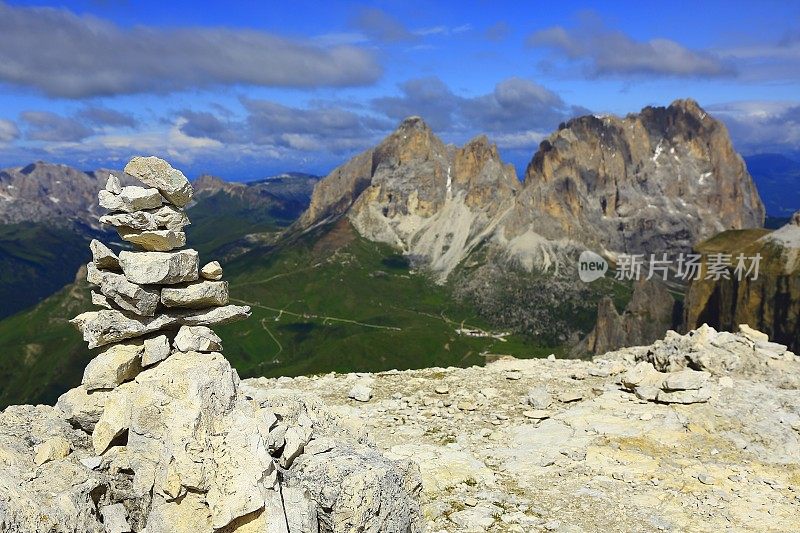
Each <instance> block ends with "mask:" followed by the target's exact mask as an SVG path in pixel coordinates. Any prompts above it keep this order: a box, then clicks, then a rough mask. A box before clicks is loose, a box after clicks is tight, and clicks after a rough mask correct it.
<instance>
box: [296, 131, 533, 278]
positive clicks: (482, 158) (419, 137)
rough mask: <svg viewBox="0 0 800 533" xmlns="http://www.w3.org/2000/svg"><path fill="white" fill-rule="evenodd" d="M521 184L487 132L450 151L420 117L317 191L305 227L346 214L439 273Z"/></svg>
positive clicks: (481, 235)
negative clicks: (489, 138) (490, 141)
mask: <svg viewBox="0 0 800 533" xmlns="http://www.w3.org/2000/svg"><path fill="white" fill-rule="evenodd" d="M519 188H520V183H519V181H518V180H517V177H516V172H515V171H514V168H513V166H511V165H508V164H505V163H503V162H502V161H501V160H500V156H499V154H498V152H497V147H496V146H494V145H492V144H490V143H489V141H488V139H487V138H486V137H485V136H481V137H477V138H475V139H473V140H472V141H470V142H469V143H467V144H466V145H464V147H463V148H455V147H453V146H447V145H445V144H444V143H443V142H442V141H441V140H440V139H439V138H438V137H437V136H436V135H434V133H433V132H432V131H431V129H430V128H429V127H428V125H427V124H425V122H423V120H422V119H421V118H419V117H410V118H407V119H406V120H404V121H403V122H402V123H401V124H400V126H399V127H398V129H397V130H396V131H395V132H394V133H392V134H391V135H389V136H388V137H387V138H386V139H384V140H383V141H382V142H381V143H380V144H379V145H378V146H377V147H375V148H373V149H370V150H368V151H366V152H364V153H362V154H360V155H358V156H356V157H355V158H354V159H353V160H351V161H350V162H348V163H346V164H345V165H343V166H341V167H339V168H337V169H336V170H334V171H333V172H332V173H331V174H330V175H329V176H328V177H326V178H325V179H323V180H322V181H321V182H320V183H319V184H318V185H317V186H316V187H315V189H314V194H313V195H312V197H311V204H310V206H309V208H308V210H307V211H306V212H305V213H304V214H303V216H302V217H301V218H300V221H299V226H300V227H303V228H307V227H310V226H312V225H315V224H319V223H323V222H328V221H331V220H334V219H336V218H337V217H339V216H341V215H345V214H346V215H347V216H348V218H349V219H350V221H351V222H352V223H353V225H354V226H355V227H356V228H357V229H358V231H359V233H361V235H362V236H364V237H366V238H368V239H370V240H373V241H378V242H385V243H388V244H391V245H393V246H395V247H397V248H399V249H400V250H402V251H403V252H404V253H406V254H408V255H410V256H412V257H415V258H419V259H421V260H423V261H424V262H425V263H426V264H428V265H430V267H431V268H432V269H433V270H435V271H437V272H439V273H440V274H441V276H442V277H446V275H447V274H448V273H449V272H450V271H452V269H453V268H455V267H456V266H457V265H458V264H459V263H460V262H461V261H462V260H463V259H464V258H465V257H466V256H467V255H468V254H469V253H470V251H472V250H473V249H474V248H475V247H476V246H477V245H479V244H481V242H482V241H483V240H484V239H485V238H487V237H488V236H489V235H491V233H492V231H493V229H494V227H495V225H496V224H497V221H498V220H499V218H498V217H500V216H501V215H502V213H503V212H504V211H506V210H508V209H510V208H511V206H512V203H513V199H514V195H515V194H516V191H517V190H518V189H519Z"/></svg>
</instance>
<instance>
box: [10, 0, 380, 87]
mask: <svg viewBox="0 0 800 533" xmlns="http://www.w3.org/2000/svg"><path fill="white" fill-rule="evenodd" d="M0 35H1V36H2V38H0V82H5V83H7V84H9V85H13V86H20V87H28V88H33V89H36V90H39V91H41V92H43V93H44V94H46V95H48V96H53V97H63V98H85V97H94V96H110V95H120V94H134V93H145V92H170V91H178V90H183V89H189V88H209V87H214V86H218V85H253V86H263V87H301V88H310V87H325V86H329V87H330V86H332V87H342V86H356V85H364V84H370V83H373V82H374V81H376V80H377V79H378V78H379V77H380V75H381V67H380V66H379V65H378V63H377V62H376V60H375V58H374V57H373V56H372V54H371V53H370V52H369V51H367V50H364V49H362V48H358V47H354V46H349V45H339V46H331V47H327V48H322V47H317V46H312V45H309V44H306V43H305V42H300V41H296V40H291V39H287V38H284V37H280V36H277V35H273V34H269V33H266V32H260V31H252V30H234V29H226V28H210V27H197V28H177V29H165V28H159V27H149V26H136V27H134V28H130V29H128V28H122V27H119V26H117V25H115V24H113V23H111V22H108V21H105V20H103V19H99V18H97V17H92V16H78V15H75V14H73V13H72V12H70V11H67V10H65V9H53V8H40V7H14V6H11V5H9V4H6V3H0Z"/></svg>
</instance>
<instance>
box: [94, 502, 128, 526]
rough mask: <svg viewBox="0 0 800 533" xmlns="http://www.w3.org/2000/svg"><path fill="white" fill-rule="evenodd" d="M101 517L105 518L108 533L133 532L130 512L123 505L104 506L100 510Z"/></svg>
mask: <svg viewBox="0 0 800 533" xmlns="http://www.w3.org/2000/svg"><path fill="white" fill-rule="evenodd" d="M100 515H101V516H102V517H103V525H104V526H105V527H106V532H107V533H130V532H131V531H133V529H131V525H130V524H129V523H128V512H127V511H126V510H125V506H124V505H122V504H121V503H115V504H113V505H104V506H103V507H101V508H100Z"/></svg>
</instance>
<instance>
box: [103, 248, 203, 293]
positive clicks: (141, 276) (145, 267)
mask: <svg viewBox="0 0 800 533" xmlns="http://www.w3.org/2000/svg"><path fill="white" fill-rule="evenodd" d="M119 263H120V266H121V267H122V271H123V272H124V273H125V277H126V278H128V280H129V281H131V282H132V283H138V284H141V285H148V284H152V285H173V284H176V283H182V282H185V281H195V280H196V279H197V278H198V254H197V251H196V250H191V249H189V250H180V251H178V252H128V251H123V252H121V253H120V254H119Z"/></svg>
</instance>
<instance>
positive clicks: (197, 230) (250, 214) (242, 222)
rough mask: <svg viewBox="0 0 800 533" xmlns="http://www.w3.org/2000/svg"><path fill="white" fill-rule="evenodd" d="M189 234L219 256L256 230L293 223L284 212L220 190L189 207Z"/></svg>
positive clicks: (208, 252)
mask: <svg viewBox="0 0 800 533" xmlns="http://www.w3.org/2000/svg"><path fill="white" fill-rule="evenodd" d="M188 214H189V219H190V220H191V221H192V223H191V225H189V226H187V227H186V236H187V239H188V242H189V243H190V245H191V246H192V247H194V248H195V249H197V251H199V252H200V253H201V254H203V255H209V256H215V257H216V255H217V254H218V253H221V252H224V250H225V248H227V247H228V246H230V245H231V243H233V242H235V241H237V240H238V239H241V238H242V237H244V236H245V235H248V234H253V233H275V232H278V231H280V230H281V229H283V228H285V227H286V226H288V225H289V224H291V223H292V220H293V219H291V218H286V217H285V216H284V215H285V214H284V213H283V212H281V211H278V210H274V211H273V210H270V209H264V208H263V207H261V206H255V207H254V206H253V205H251V204H248V203H247V202H246V201H245V200H243V199H242V198H239V197H233V196H230V195H228V194H225V193H222V192H219V193H216V194H214V195H212V196H206V197H203V198H201V199H200V200H198V202H197V203H196V204H194V205H193V206H192V207H191V208H190V209H189V211H188Z"/></svg>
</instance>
